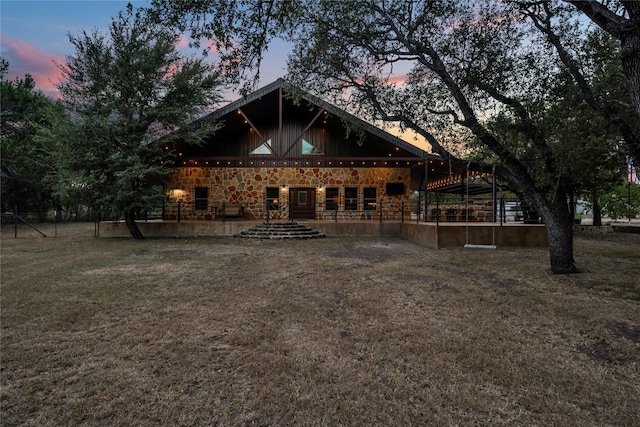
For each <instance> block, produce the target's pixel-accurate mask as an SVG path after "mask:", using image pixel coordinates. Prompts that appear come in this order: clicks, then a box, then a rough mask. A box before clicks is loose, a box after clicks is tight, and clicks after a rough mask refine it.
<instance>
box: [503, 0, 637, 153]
mask: <svg viewBox="0 0 640 427" xmlns="http://www.w3.org/2000/svg"><path fill="white" fill-rule="evenodd" d="M513 1H514V3H515V4H517V5H518V6H519V8H520V10H521V12H522V13H523V14H524V16H526V17H527V18H528V19H529V20H530V21H531V23H532V24H533V26H534V28H535V29H536V30H537V31H539V32H540V33H541V34H542V35H543V36H544V37H545V38H546V40H547V42H548V43H549V44H550V46H551V48H553V49H555V51H556V52H557V54H558V59H559V60H560V61H561V63H562V64H563V65H564V66H565V67H566V70H567V71H568V73H569V74H570V75H571V76H572V77H573V79H574V80H575V82H576V84H577V86H578V88H579V89H580V92H581V93H582V96H583V98H584V100H585V101H586V102H587V104H588V105H589V106H590V107H591V108H592V109H593V110H594V111H596V112H598V113H599V114H600V115H602V117H604V118H605V120H607V121H608V122H610V123H612V124H613V125H615V126H616V127H617V128H618V131H619V132H620V133H621V135H622V138H623V140H624V142H625V145H624V146H623V148H624V154H627V155H630V156H632V157H633V158H634V159H635V161H636V163H638V162H640V131H639V130H638V127H637V121H638V118H639V116H640V50H639V49H640V29H639V27H638V24H639V23H640V4H638V3H637V2H635V1H625V0H621V1H619V2H617V1H613V2H611V1H606V2H601V3H599V2H597V1H593V0H592V1H582V0H580V1H573V0H565V1H566V3H568V4H572V5H573V6H575V8H576V9H577V10H579V11H580V12H582V13H584V15H586V16H587V17H589V18H590V19H591V20H592V21H593V22H594V23H596V24H597V25H598V26H599V27H600V28H602V29H603V30H604V31H606V32H607V33H608V34H610V35H611V36H612V37H614V38H615V39H617V40H618V41H619V43H620V46H619V49H618V51H619V55H618V58H617V59H618V61H619V63H620V64H621V68H622V70H621V72H620V74H619V76H620V77H624V80H625V84H626V87H627V91H625V96H624V98H623V97H620V96H618V94H614V95H613V96H610V95H609V93H608V92H605V93H596V91H595V90H594V89H596V88H595V87H594V86H592V85H591V84H590V82H589V78H588V76H586V75H585V74H584V69H583V68H582V66H581V59H580V58H579V55H580V54H581V51H580V50H577V51H576V49H575V46H574V43H573V39H575V38H576V36H578V38H579V31H582V29H583V28H584V25H581V24H580V23H579V22H580V18H581V16H577V18H576V14H575V10H573V9H571V10H568V9H567V8H564V7H562V6H561V5H558V4H557V2H555V1H550V0H543V1H539V0H521V1H519V0H513ZM576 30H578V32H576ZM602 59H604V61H610V60H611V58H609V57H608V56H603V57H602ZM601 65H602V66H603V67H606V66H607V63H606V62H603V63H602V64H601ZM634 109H635V114H634V117H633V118H631V117H630V114H629V112H630V111H634ZM634 122H635V123H634ZM621 148H622V147H621Z"/></svg>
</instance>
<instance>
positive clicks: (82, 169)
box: [57, 4, 221, 238]
mask: <svg viewBox="0 0 640 427" xmlns="http://www.w3.org/2000/svg"><path fill="white" fill-rule="evenodd" d="M179 37H180V36H179V34H178V33H177V32H176V31H175V30H173V29H170V28H168V27H167V26H165V25H163V24H161V23H153V22H150V21H149V20H148V19H147V16H146V15H145V13H144V11H143V10H142V9H137V10H134V9H133V7H132V6H131V4H129V5H128V7H127V10H126V11H123V12H121V13H120V14H119V15H118V16H117V17H116V18H113V19H112V22H111V25H110V27H109V30H108V33H107V34H103V33H101V32H99V31H97V30H94V31H92V32H87V31H82V32H81V33H80V34H79V35H71V34H70V35H69V40H70V41H71V43H72V44H73V46H74V49H75V52H74V53H73V54H71V55H69V56H67V57H66V61H65V63H64V64H60V65H59V68H60V69H61V71H62V73H63V79H62V80H61V82H60V83H59V84H58V85H57V87H58V89H59V91H60V94H61V95H62V97H63V100H64V103H65V106H66V107H67V108H68V109H69V111H70V112H71V113H72V114H73V117H74V118H75V120H77V122H78V123H79V125H80V126H81V132H80V138H79V139H76V140H74V141H71V142H70V144H73V150H72V152H73V155H74V156H75V157H76V158H75V160H76V161H75V162H74V168H75V171H76V173H77V174H78V177H77V181H78V182H80V183H81V185H82V186H84V188H86V189H88V191H90V192H91V193H92V194H93V195H94V197H95V203H96V204H97V205H98V206H99V207H100V208H101V210H102V211H103V212H105V213H107V214H110V215H124V218H125V221H126V224H127V227H128V229H129V231H130V233H131V235H132V236H133V237H134V238H143V235H142V233H141V232H140V229H139V227H138V226H137V224H136V222H135V218H136V214H139V213H140V212H142V211H144V210H146V209H150V208H152V207H156V206H158V205H160V204H161V202H162V198H163V193H162V191H158V188H159V186H162V184H163V183H164V182H165V180H166V177H167V176H168V174H170V173H171V172H172V169H171V165H172V159H173V153H172V151H171V150H170V149H169V150H167V149H165V148H164V147H165V146H166V145H167V144H168V143H170V141H169V140H168V139H166V138H181V139H182V140H185V141H190V142H193V143H197V142H199V141H201V139H202V138H203V137H204V135H206V134H208V133H210V132H211V131H213V130H214V128H215V126H214V125H207V126H202V127H199V128H197V129H195V128H191V127H189V126H188V123H189V122H190V121H192V120H193V119H194V118H195V117H197V116H198V114H201V112H202V110H203V109H204V108H210V107H211V106H212V105H213V104H215V103H216V102H217V101H218V100H219V99H220V95H219V87H220V85H221V78H220V75H219V72H218V71H217V70H216V68H215V67H214V66H213V65H211V64H209V63H207V62H205V60H204V59H203V58H195V57H193V56H191V57H189V56H185V55H183V54H181V53H180V52H179V50H178V41H179ZM161 137H164V138H163V139H161Z"/></svg>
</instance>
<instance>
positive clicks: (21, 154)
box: [0, 60, 62, 218]
mask: <svg viewBox="0 0 640 427" xmlns="http://www.w3.org/2000/svg"><path fill="white" fill-rule="evenodd" d="M8 66H9V64H8V63H7V62H6V61H4V60H2V64H1V65H0V74H1V82H0V85H1V93H0V98H1V99H2V103H0V118H1V120H2V122H1V129H2V135H1V142H2V155H1V162H2V168H1V175H0V176H1V178H2V210H3V211H6V210H13V209H14V207H16V206H17V208H18V209H19V210H20V211H29V212H35V213H37V214H38V215H39V216H40V217H41V218H44V216H45V215H46V211H47V210H48V208H50V207H51V191H50V188H49V187H48V186H47V185H46V183H44V182H43V181H42V179H41V178H42V177H43V176H44V175H46V174H47V173H48V171H49V170H50V168H51V162H50V161H49V152H50V150H49V147H48V145H47V144H46V143H45V142H42V141H39V140H37V139H36V138H35V136H36V133H37V132H38V129H40V128H47V127H50V126H52V125H53V124H54V123H55V121H56V120H58V119H59V118H60V117H61V114H62V110H61V106H60V105H59V104H57V103H55V102H53V101H51V100H50V99H49V98H47V97H46V96H44V95H43V94H42V93H40V92H38V91H37V90H36V89H35V81H34V80H33V78H32V77H31V76H30V75H28V74H27V75H26V76H25V77H24V78H22V79H20V78H18V79H16V80H15V81H7V80H5V79H4V76H5V74H6V71H7V69H8Z"/></svg>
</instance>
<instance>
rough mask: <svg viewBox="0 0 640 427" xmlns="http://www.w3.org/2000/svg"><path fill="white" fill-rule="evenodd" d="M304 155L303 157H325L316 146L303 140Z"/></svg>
mask: <svg viewBox="0 0 640 427" xmlns="http://www.w3.org/2000/svg"><path fill="white" fill-rule="evenodd" d="M302 155H303V156H324V153H323V152H322V150H320V149H319V148H318V147H316V146H314V145H313V144H312V143H310V142H309V141H307V140H304V139H303V140H302Z"/></svg>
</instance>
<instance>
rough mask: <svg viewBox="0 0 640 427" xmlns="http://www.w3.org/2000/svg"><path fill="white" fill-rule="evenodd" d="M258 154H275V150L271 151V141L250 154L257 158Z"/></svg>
mask: <svg viewBox="0 0 640 427" xmlns="http://www.w3.org/2000/svg"><path fill="white" fill-rule="evenodd" d="M258 154H263V155H264V154H266V155H269V154H273V150H272V149H271V139H268V140H267V141H266V142H265V143H263V144H262V145H261V146H259V147H258V148H256V149H255V150H253V151H251V152H250V153H249V155H250V156H255V155H258Z"/></svg>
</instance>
